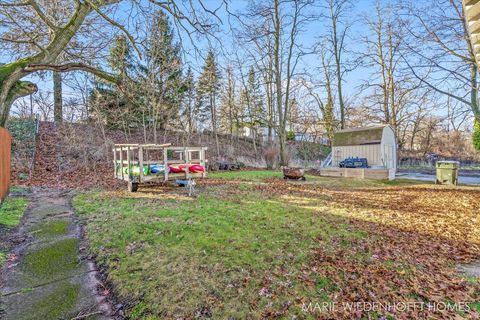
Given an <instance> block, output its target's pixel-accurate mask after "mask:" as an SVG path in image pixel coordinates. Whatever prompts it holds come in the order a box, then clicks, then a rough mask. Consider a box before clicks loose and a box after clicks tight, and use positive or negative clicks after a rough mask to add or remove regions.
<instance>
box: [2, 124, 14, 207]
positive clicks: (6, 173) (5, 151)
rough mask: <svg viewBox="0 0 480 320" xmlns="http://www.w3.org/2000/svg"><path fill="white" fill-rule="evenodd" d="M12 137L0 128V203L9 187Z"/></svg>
mask: <svg viewBox="0 0 480 320" xmlns="http://www.w3.org/2000/svg"><path fill="white" fill-rule="evenodd" d="M11 147H12V137H11V136H10V133H8V130H7V129H5V128H0V202H2V201H3V199H4V198H5V197H6V195H7V192H8V188H9V186H10V160H11Z"/></svg>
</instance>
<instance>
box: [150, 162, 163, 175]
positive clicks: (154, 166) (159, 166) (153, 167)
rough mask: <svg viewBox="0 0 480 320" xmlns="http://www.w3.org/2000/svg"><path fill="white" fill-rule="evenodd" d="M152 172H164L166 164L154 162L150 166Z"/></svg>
mask: <svg viewBox="0 0 480 320" xmlns="http://www.w3.org/2000/svg"><path fill="white" fill-rule="evenodd" d="M150 172H151V173H162V172H165V166H164V165H163V164H152V165H151V166H150Z"/></svg>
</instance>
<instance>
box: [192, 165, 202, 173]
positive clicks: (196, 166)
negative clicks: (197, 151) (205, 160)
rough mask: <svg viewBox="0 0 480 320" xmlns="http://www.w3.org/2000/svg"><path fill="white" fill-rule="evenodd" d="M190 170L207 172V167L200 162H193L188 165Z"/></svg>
mask: <svg viewBox="0 0 480 320" xmlns="http://www.w3.org/2000/svg"><path fill="white" fill-rule="evenodd" d="M188 170H189V171H190V172H191V173H200V172H205V167H204V166H202V165H200V164H192V165H190V166H189V167H188Z"/></svg>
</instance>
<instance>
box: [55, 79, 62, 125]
mask: <svg viewBox="0 0 480 320" xmlns="http://www.w3.org/2000/svg"><path fill="white" fill-rule="evenodd" d="M53 119H54V121H55V124H62V121H63V100H62V74H61V73H60V72H57V71H54V72H53Z"/></svg>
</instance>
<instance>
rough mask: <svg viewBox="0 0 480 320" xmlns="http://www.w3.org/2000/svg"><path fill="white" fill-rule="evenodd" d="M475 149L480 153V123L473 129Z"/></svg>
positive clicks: (476, 122)
mask: <svg viewBox="0 0 480 320" xmlns="http://www.w3.org/2000/svg"><path fill="white" fill-rule="evenodd" d="M472 138H473V139H472V140H473V147H474V148H475V150H477V151H480V121H478V120H477V121H475V126H474V127H473V137H472Z"/></svg>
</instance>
